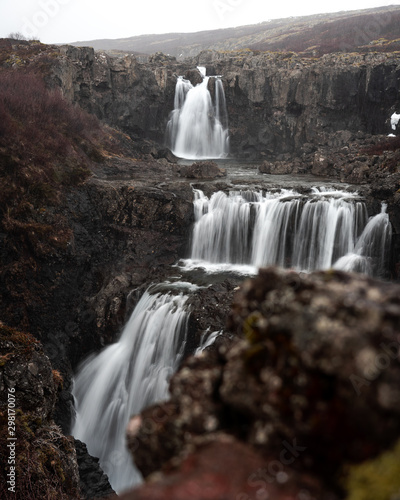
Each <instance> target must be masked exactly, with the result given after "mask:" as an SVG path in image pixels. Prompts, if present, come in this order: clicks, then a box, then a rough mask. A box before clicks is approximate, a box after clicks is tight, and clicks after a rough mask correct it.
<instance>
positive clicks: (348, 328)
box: [128, 268, 400, 498]
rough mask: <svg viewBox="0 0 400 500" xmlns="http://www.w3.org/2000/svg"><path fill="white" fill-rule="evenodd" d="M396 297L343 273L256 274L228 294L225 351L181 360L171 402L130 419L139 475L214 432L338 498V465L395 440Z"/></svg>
mask: <svg viewBox="0 0 400 500" xmlns="http://www.w3.org/2000/svg"><path fill="white" fill-rule="evenodd" d="M399 292H400V288H399V286H397V285H393V284H389V283H383V282H378V281H374V280H372V279H369V278H365V277H361V276H357V275H351V274H346V273H342V272H333V271H329V272H317V273H312V274H310V275H306V274H298V273H295V272H292V271H279V270H277V269H273V268H268V269H265V270H261V271H260V274H259V276H258V277H257V278H255V279H254V280H249V281H248V282H245V283H244V284H243V286H242V287H241V290H240V291H239V292H238V294H237V296H236V297H235V300H234V305H233V308H232V312H231V315H230V320H229V325H228V326H229V330H230V331H231V332H232V333H233V334H234V340H232V341H231V344H230V345H228V346H227V345H226V344H225V345H222V346H221V347H220V348H219V349H218V350H214V351H210V352H205V353H203V355H202V356H200V357H197V358H189V359H188V360H187V361H186V362H185V363H184V365H183V367H182V368H181V369H180V370H179V371H178V373H177V374H176V375H175V376H174V377H173V379H172V381H171V385H170V393H171V400H170V401H169V402H168V403H166V404H163V405H154V406H152V407H150V408H148V409H146V410H144V411H143V412H142V414H141V415H140V416H137V417H135V418H134V419H133V420H132V422H131V424H130V426H129V428H128V443H129V446H130V449H131V451H132V453H133V456H134V460H135V462H136V464H137V466H138V467H139V469H140V470H141V471H142V472H143V474H144V475H145V476H150V477H151V474H153V473H154V472H156V471H158V470H163V471H166V470H168V467H169V466H170V464H173V466H174V467H179V464H180V463H181V462H182V460H184V457H185V456H187V453H189V452H190V450H193V449H196V447H197V446H198V443H199V442H204V440H209V441H211V442H212V441H213V440H214V439H217V440H218V438H217V437H215V436H216V435H218V434H219V433H220V432H223V433H228V434H230V435H232V436H235V437H236V439H238V440H239V441H241V442H244V443H246V444H247V445H249V446H251V447H253V449H255V450H257V453H259V454H260V456H261V457H263V459H264V460H272V459H273V460H275V461H278V463H280V464H281V465H282V464H283V465H291V466H293V467H294V468H295V469H296V470H297V471H299V472H300V473H301V474H311V475H312V476H316V477H317V478H318V481H320V482H321V483H322V489H323V491H324V492H325V493H326V494H328V493H329V492H335V491H336V492H339V491H340V485H339V483H338V482H337V481H338V477H339V475H340V471H341V470H342V467H343V466H344V464H345V463H349V462H361V461H363V460H366V459H368V458H370V457H372V456H375V455H376V454H378V453H380V452H381V451H382V450H383V449H385V448H388V447H390V446H391V445H392V444H393V443H394V442H395V440H396V439H398V437H399V435H400V424H399V408H398V400H399V394H400V388H399V383H398V380H399V375H400V363H399V347H400V346H399V335H400V330H399V325H400V321H399V319H400V302H399V296H400V293H399ZM277 467H280V466H277ZM146 487H147V486H145V487H144V488H146ZM144 491H146V490H144ZM212 498H213V497H212ZM317 498H320V497H319V496H317ZM331 498H334V497H331Z"/></svg>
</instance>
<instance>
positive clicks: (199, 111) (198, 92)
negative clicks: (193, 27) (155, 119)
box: [166, 68, 229, 159]
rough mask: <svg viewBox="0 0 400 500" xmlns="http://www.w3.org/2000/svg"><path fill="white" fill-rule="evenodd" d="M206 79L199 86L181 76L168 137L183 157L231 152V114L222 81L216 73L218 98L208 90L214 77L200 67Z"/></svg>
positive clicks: (223, 154)
mask: <svg viewBox="0 0 400 500" xmlns="http://www.w3.org/2000/svg"><path fill="white" fill-rule="evenodd" d="M199 70H201V71H200V72H201V74H202V76H203V81H202V82H201V83H199V84H197V85H196V86H195V87H193V85H192V84H191V83H190V81H189V80H185V79H184V78H183V77H179V78H178V80H177V82H176V88H175V99H174V110H173V111H172V113H171V114H170V118H169V121H168V124H167V133H166V135H167V141H168V143H169V146H170V148H171V150H172V152H173V153H174V154H175V155H176V156H178V157H179V158H188V159H206V158H224V157H225V156H226V155H227V154H228V148H229V139H228V114H227V110H226V103H225V93H224V87H223V85H222V81H221V79H220V78H219V77H215V102H214V103H213V100H212V98H211V94H210V92H209V90H208V86H209V81H210V77H208V76H205V68H199Z"/></svg>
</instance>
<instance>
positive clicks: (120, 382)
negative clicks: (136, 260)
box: [72, 288, 189, 492]
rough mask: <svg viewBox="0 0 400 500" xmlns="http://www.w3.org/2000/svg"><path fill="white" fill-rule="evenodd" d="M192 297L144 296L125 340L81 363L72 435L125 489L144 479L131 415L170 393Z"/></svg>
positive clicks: (116, 486) (116, 485) (75, 388)
mask: <svg viewBox="0 0 400 500" xmlns="http://www.w3.org/2000/svg"><path fill="white" fill-rule="evenodd" d="M186 300H187V295H183V294H179V295H172V294H171V293H155V294H154V290H153V289H152V288H150V289H149V290H148V291H146V292H145V293H144V295H143V297H142V298H141V299H140V301H139V303H138V304H137V306H136V308H135V310H134V311H133V313H132V316H131V318H130V320H129V322H128V323H127V325H126V326H125V328H124V330H123V332H122V334H121V337H120V340H119V341H118V342H116V343H115V344H112V345H110V346H108V347H106V348H105V349H103V350H102V351H101V352H100V353H99V354H97V355H95V356H92V357H91V358H89V359H87V360H85V361H84V363H83V364H82V365H81V367H80V369H79V371H78V373H77V375H76V377H75V379H74V384H73V391H72V394H73V396H74V399H75V407H76V419H75V423H74V425H73V428H72V434H73V435H74V436H75V437H76V438H77V439H80V440H81V441H83V442H84V443H86V445H87V447H88V451H89V453H90V454H91V455H93V456H95V457H99V458H100V465H101V467H102V469H103V470H104V471H105V473H106V474H107V475H108V477H109V480H110V483H111V485H112V486H113V488H114V489H116V490H117V491H118V492H121V491H123V490H125V489H127V488H129V487H131V486H133V485H134V484H137V483H138V482H140V481H141V475H140V473H139V471H138V470H137V469H136V468H135V467H134V465H133V463H132V456H131V454H130V453H129V451H128V449H127V446H126V440H125V429H126V426H127V424H128V421H129V418H130V417H131V415H134V414H137V413H139V412H140V411H141V410H142V409H143V408H144V407H146V406H148V405H150V404H151V403H154V402H156V401H160V400H165V399H167V396H168V381H169V378H170V376H171V375H172V374H173V373H174V372H175V371H176V369H177V367H178V364H179V362H180V360H181V358H182V355H183V352H184V346H185V341H186V333H187V321H188V314H189V313H188V311H187V310H186V309H185V303H186Z"/></svg>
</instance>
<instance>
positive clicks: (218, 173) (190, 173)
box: [179, 161, 226, 179]
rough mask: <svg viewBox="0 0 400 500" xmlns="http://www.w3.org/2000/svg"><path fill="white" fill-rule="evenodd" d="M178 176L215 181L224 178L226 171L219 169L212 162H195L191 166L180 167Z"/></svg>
mask: <svg viewBox="0 0 400 500" xmlns="http://www.w3.org/2000/svg"><path fill="white" fill-rule="evenodd" d="M179 175H180V176H181V177H186V178H188V179H215V178H217V177H225V176H226V170H225V169H224V168H221V167H219V166H218V165H217V164H216V163H215V162H214V161H197V162H195V163H192V165H183V166H181V167H180V168H179Z"/></svg>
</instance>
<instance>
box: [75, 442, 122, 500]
mask: <svg viewBox="0 0 400 500" xmlns="http://www.w3.org/2000/svg"><path fill="white" fill-rule="evenodd" d="M74 443H75V449H76V458H77V461H78V466H79V485H80V489H81V496H82V498H84V499H91V498H105V497H107V496H109V495H112V494H113V493H115V492H114V490H113V489H112V488H111V486H110V483H109V481H108V477H107V475H106V474H105V473H104V472H103V470H102V469H101V468H100V466H99V459H98V458H95V457H92V456H91V455H89V453H88V450H87V447H86V445H85V443H82V442H81V441H79V440H78V439H75V440H74Z"/></svg>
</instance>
